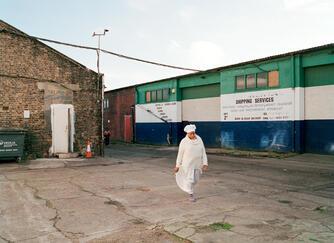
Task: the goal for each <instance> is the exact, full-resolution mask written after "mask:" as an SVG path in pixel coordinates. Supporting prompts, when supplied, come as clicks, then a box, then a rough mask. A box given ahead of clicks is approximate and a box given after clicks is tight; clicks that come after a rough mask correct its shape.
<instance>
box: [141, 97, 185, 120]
mask: <svg viewBox="0 0 334 243" xmlns="http://www.w3.org/2000/svg"><path fill="white" fill-rule="evenodd" d="M180 112H181V104H180V102H176V101H175V102H164V103H152V104H138V105H136V122H164V121H166V122H178V121H180V120H181V113H180Z"/></svg>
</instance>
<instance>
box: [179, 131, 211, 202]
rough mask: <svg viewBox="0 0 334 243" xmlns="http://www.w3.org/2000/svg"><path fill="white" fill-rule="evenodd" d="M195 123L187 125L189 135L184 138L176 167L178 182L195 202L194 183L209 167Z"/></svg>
mask: <svg viewBox="0 0 334 243" xmlns="http://www.w3.org/2000/svg"><path fill="white" fill-rule="evenodd" d="M195 130H196V126H195V125H187V126H186V127H185V128H184V131H185V132H186V133H187V135H186V136H185V137H184V138H183V139H182V141H181V143H180V146H179V152H178V155H177V159H176V166H175V168H174V172H175V177H176V183H177V185H178V186H179V187H180V189H181V190H183V191H185V192H187V193H188V194H189V196H190V201H192V202H195V201H196V199H195V197H194V185H195V184H196V183H197V182H198V181H199V178H200V175H201V174H202V170H203V171H206V170H207V169H208V158H207V156H206V152H205V147H204V144H203V141H202V139H201V138H200V136H198V135H197V134H196V133H195Z"/></svg>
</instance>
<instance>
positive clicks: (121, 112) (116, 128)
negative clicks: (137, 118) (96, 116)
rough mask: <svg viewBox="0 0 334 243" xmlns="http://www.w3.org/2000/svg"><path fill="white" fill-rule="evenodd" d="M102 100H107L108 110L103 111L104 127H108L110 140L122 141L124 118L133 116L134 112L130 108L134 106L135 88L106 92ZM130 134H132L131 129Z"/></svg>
mask: <svg viewBox="0 0 334 243" xmlns="http://www.w3.org/2000/svg"><path fill="white" fill-rule="evenodd" d="M104 98H105V99H109V108H108V109H104V127H105V128H107V127H109V129H110V131H111V136H110V139H112V140H119V141H124V140H125V138H124V116H125V115H133V116H134V110H133V109H132V108H131V107H134V105H135V88H134V87H129V88H123V89H118V90H112V91H108V92H105V93H104ZM132 120H133V121H134V117H133V118H132ZM108 121H109V122H108ZM132 125H133V124H131V127H132ZM130 132H131V133H133V131H132V129H131V131H130Z"/></svg>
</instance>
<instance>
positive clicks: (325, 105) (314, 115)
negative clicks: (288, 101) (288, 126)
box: [305, 85, 334, 120]
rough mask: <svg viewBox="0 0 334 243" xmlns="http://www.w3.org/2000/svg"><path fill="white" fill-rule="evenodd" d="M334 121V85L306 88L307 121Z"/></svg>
mask: <svg viewBox="0 0 334 243" xmlns="http://www.w3.org/2000/svg"><path fill="white" fill-rule="evenodd" d="M323 119H334V85H325V86H315V87H307V88H305V120H323Z"/></svg>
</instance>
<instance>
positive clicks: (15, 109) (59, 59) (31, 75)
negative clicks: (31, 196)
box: [0, 20, 102, 158]
mask: <svg viewBox="0 0 334 243" xmlns="http://www.w3.org/2000/svg"><path fill="white" fill-rule="evenodd" d="M101 80H102V78H101V76H100V77H99V76H98V74H97V73H96V72H94V71H92V70H90V69H88V68H87V67H85V66H84V65H82V64H80V63H78V62H76V61H75V60H73V59H71V58H69V57H67V56H65V55H64V54H62V53H60V52H58V51H56V50H55V49H53V48H51V47H50V46H48V45H46V44H44V43H43V42H41V41H38V40H37V39H35V38H32V37H30V36H29V35H28V34H25V33H24V32H22V31H20V30H18V29H17V28H15V27H13V26H11V25H9V24H8V23H6V22H4V21H1V20H0V129H5V128H7V129H8V128H11V129H24V131H25V135H26V139H25V145H24V146H25V148H24V151H25V155H26V156H28V157H30V158H36V157H49V156H53V155H59V154H66V153H71V152H82V153H83V152H84V151H85V149H86V145H87V141H88V140H90V141H91V142H92V152H95V153H96V154H100V152H101V150H102V146H101V143H102V127H101V124H102V122H101V121H102V82H101ZM4 142H6V141H2V144H3V143H4ZM8 143H13V144H14V142H12V141H8Z"/></svg>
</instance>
